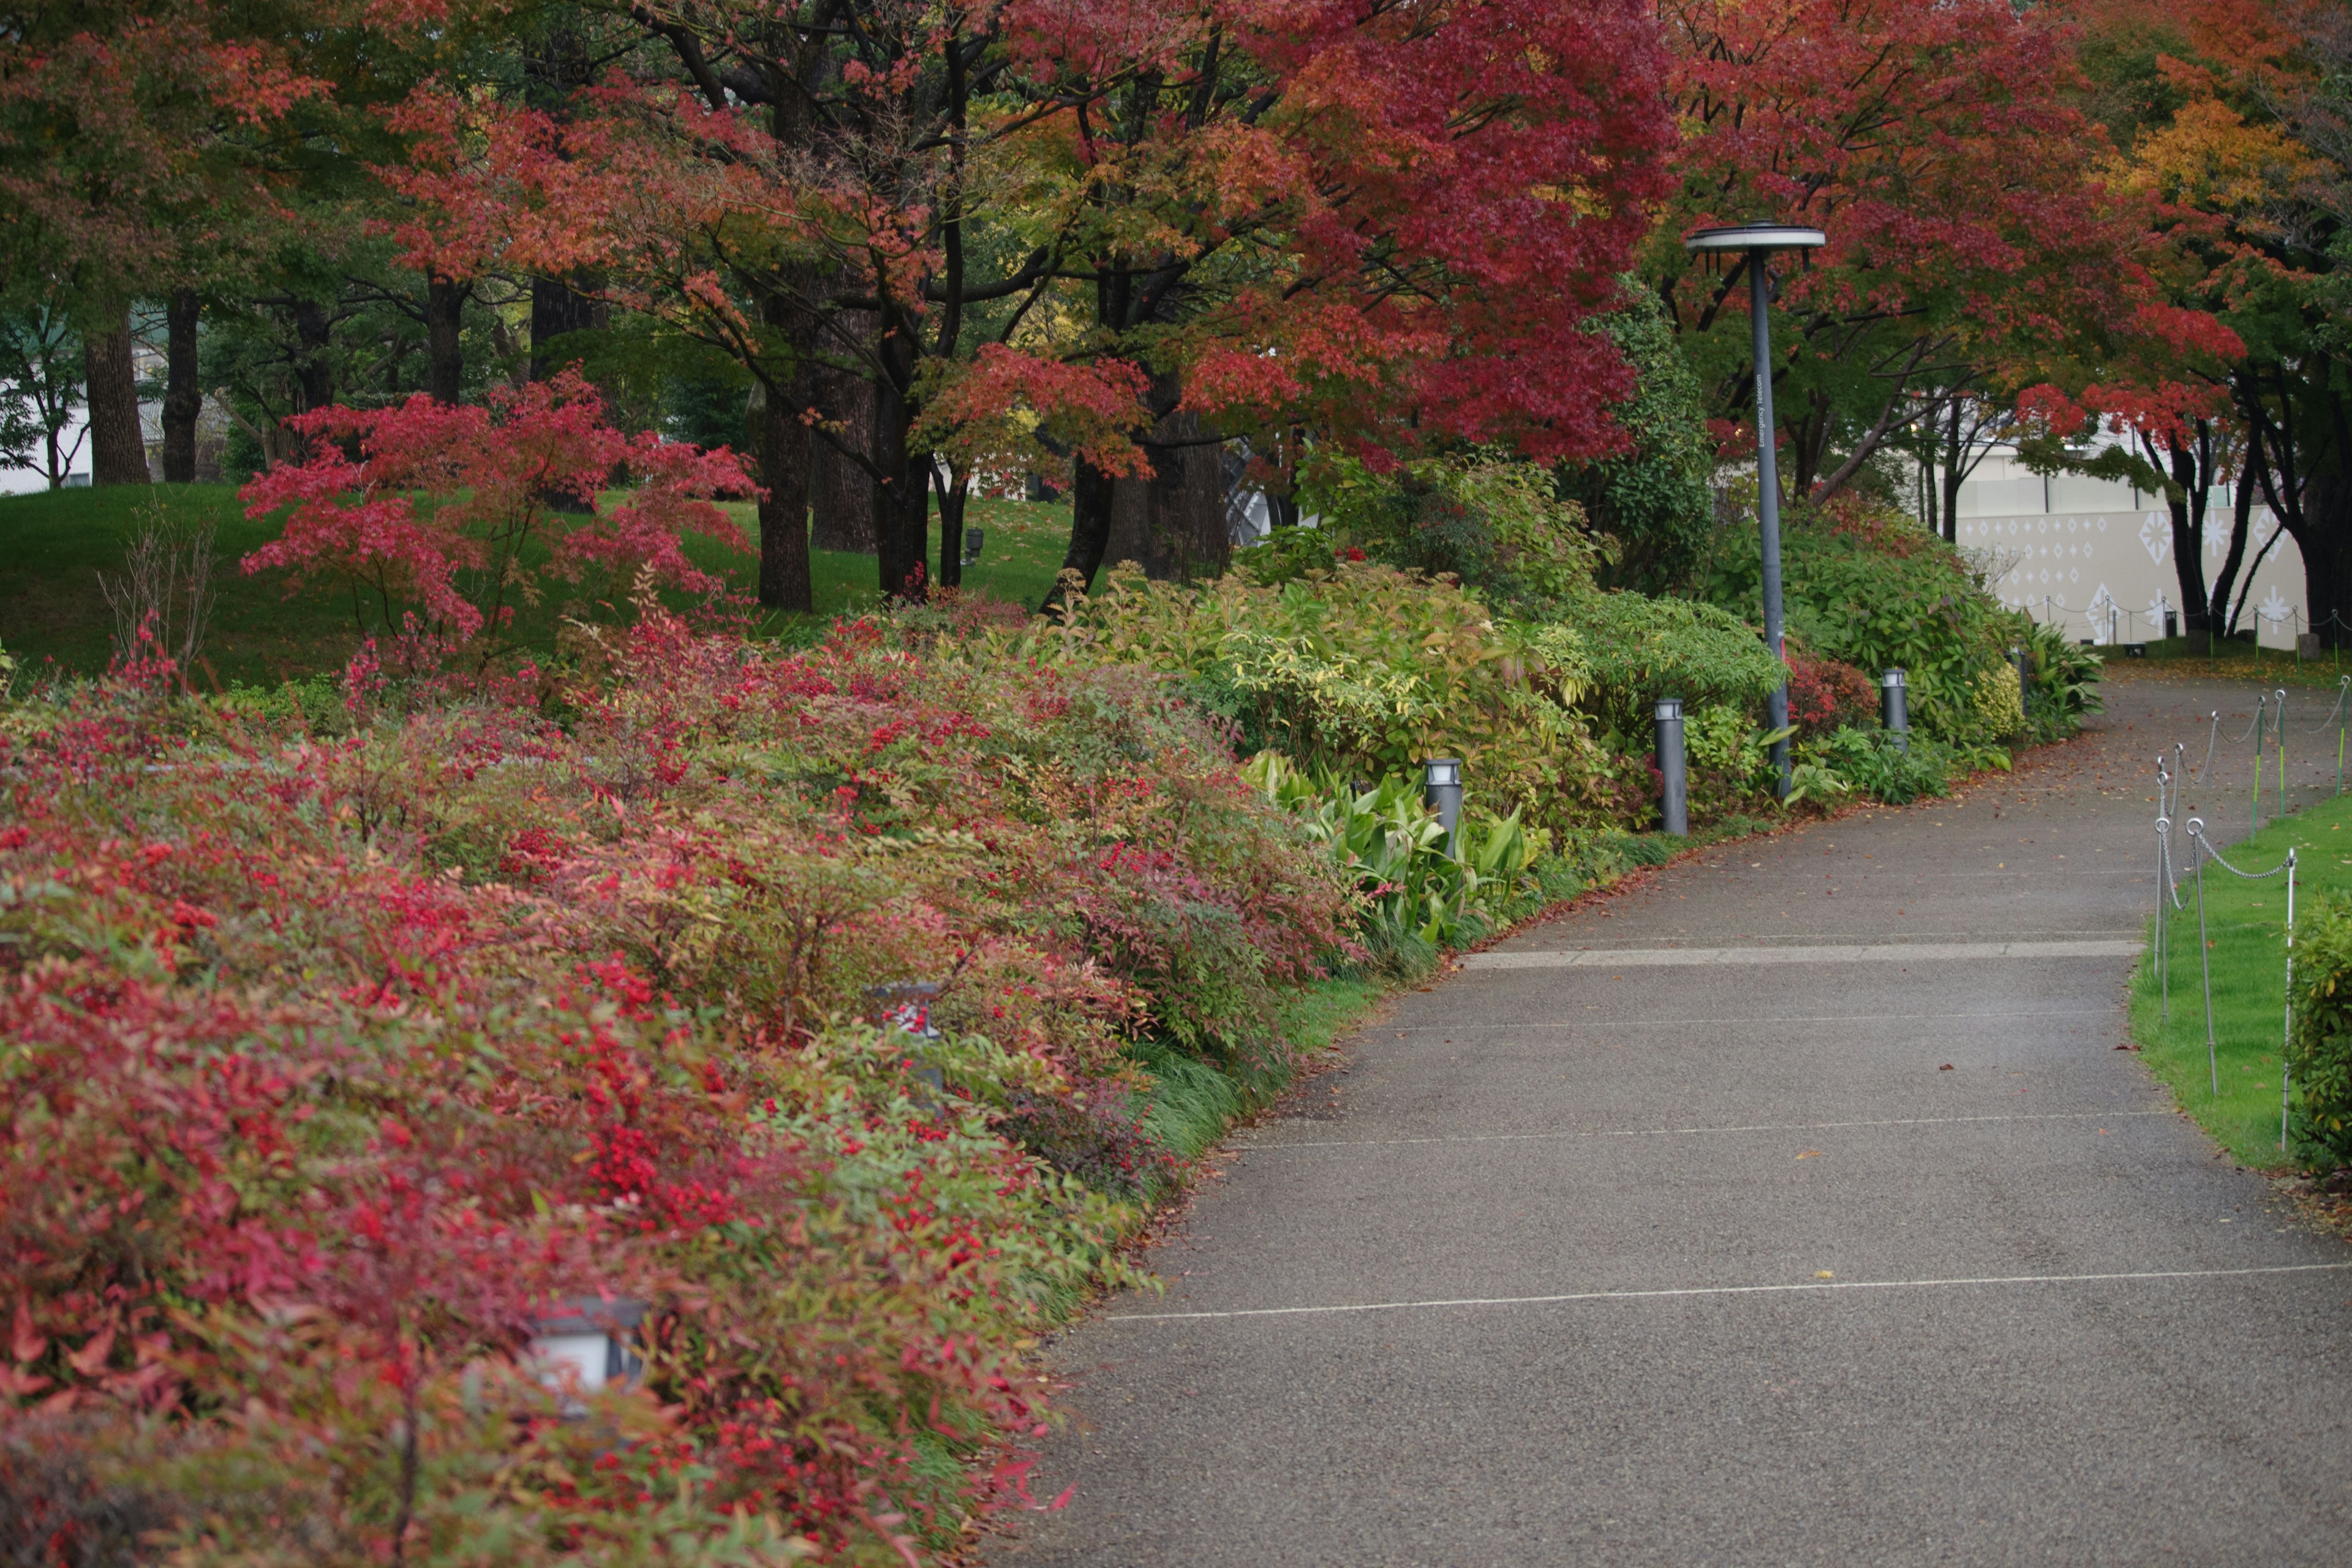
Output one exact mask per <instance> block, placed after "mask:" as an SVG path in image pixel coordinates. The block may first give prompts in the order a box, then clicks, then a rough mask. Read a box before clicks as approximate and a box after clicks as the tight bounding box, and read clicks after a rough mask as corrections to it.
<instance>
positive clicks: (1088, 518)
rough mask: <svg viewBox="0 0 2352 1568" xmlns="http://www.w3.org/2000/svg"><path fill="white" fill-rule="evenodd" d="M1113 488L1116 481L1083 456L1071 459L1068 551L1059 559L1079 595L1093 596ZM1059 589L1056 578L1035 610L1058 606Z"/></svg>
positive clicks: (1106, 542)
mask: <svg viewBox="0 0 2352 1568" xmlns="http://www.w3.org/2000/svg"><path fill="white" fill-rule="evenodd" d="M1115 488H1116V481H1114V480H1113V479H1111V477H1110V476H1109V475H1108V474H1106V473H1104V472H1103V471H1102V470H1101V469H1100V468H1096V467H1095V466H1094V465H1093V464H1092V463H1089V462H1087V459H1086V458H1085V457H1084V456H1079V457H1077V458H1073V459H1071V463H1070V548H1069V550H1068V552H1066V554H1064V556H1063V557H1062V571H1063V572H1075V573H1076V574H1078V583H1077V588H1078V592H1080V593H1082V594H1090V593H1092V592H1094V586H1095V574H1097V573H1098V572H1100V571H1101V570H1102V563H1103V552H1104V551H1105V550H1106V549H1107V548H1108V546H1109V544H1110V525H1111V504H1112V500H1113V497H1114V492H1115ZM1062 589H1063V582H1062V579H1061V577H1060V576H1059V575H1056V576H1055V580H1054V585H1053V586H1052V587H1051V588H1048V589H1047V590H1046V591H1045V604H1043V605H1040V606H1039V608H1040V609H1051V608H1053V606H1055V605H1058V604H1060V603H1061V602H1062Z"/></svg>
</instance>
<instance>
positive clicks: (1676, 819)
mask: <svg viewBox="0 0 2352 1568" xmlns="http://www.w3.org/2000/svg"><path fill="white" fill-rule="evenodd" d="M1655 716H1656V719H1657V721H1658V782H1659V784H1660V786H1661V788H1660V791H1659V797H1658V826H1660V828H1662V829H1663V830H1664V831H1665V832H1667V833H1671V834H1675V835H1676V836H1677V837H1684V836H1687V835H1688V834H1689V832H1690V784H1689V777H1688V774H1687V773H1685V769H1684V766H1683V700H1682V699H1681V698H1679V697H1661V698H1659V699H1658V702H1657V708H1656V710H1655Z"/></svg>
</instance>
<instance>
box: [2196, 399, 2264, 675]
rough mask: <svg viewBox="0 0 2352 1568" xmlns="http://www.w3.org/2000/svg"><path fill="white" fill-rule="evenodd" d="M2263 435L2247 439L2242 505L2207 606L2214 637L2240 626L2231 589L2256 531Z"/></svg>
mask: <svg viewBox="0 0 2352 1568" xmlns="http://www.w3.org/2000/svg"><path fill="white" fill-rule="evenodd" d="M2262 462H2263V453H2262V438H2261V437H2260V436H2259V435H2255V434H2252V433H2249V436H2248V438H2247V442H2246V470H2247V471H2246V472H2244V473H2242V474H2240V476H2239V478H2238V504H2237V506H2236V507H2235V508H2234V509H2233V510H2232V511H2231V518H2230V549H2229V553H2227V554H2225V555H2224V556H2222V557H2221V571H2219V572H2217V573H2215V574H2213V588H2212V592H2211V594H2210V596H2209V597H2208V598H2207V601H2206V605H2205V626H2206V630H2207V632H2208V633H2209V635H2210V637H2229V636H2231V634H2233V633H2234V632H2236V630H2237V629H2238V627H2237V622H2236V619H2235V617H2234V616H2232V615H2231V608H2230V590H2231V587H2232V586H2234V585H2235V584H2236V583H2237V581H2238V568H2239V566H2240V565H2241V564H2242V563H2243V562H2244V561H2245V559H2246V542H2247V538H2248V536H2249V535H2250V534H2252V531H2253V518H2254V489H2255V483H2256V481H2255V480H2254V478H2253V471H2254V470H2255V469H2257V468H2259V467H2260V465H2261V464H2262Z"/></svg>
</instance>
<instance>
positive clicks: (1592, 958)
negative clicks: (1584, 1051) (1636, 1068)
mask: <svg viewBox="0 0 2352 1568" xmlns="http://www.w3.org/2000/svg"><path fill="white" fill-rule="evenodd" d="M2140 945H2141V944H2140V943H2139V942H2137V941H2133V942H1888V943H1881V944H1877V945H1874V946H1861V947H1630V948H1628V947H1620V948H1580V949H1577V950H1576V951H1574V952H1474V953H1471V954H1469V955H1468V956H1467V957H1465V958H1464V959H1463V961H1462V966H1463V967H1464V968H1465V969H1569V968H1576V969H1591V968H1594V967H1596V966H1598V967H1602V968H1611V969H1635V968H1649V967H1654V966H1657V965H1661V964H1693V963H1710V964H1712V963H1945V962H1948V961H1951V960H1955V959H1981V958H2021V959H2022V958H2134V957H2137V956H2138V953H2139V950H2140Z"/></svg>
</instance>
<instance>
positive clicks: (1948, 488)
mask: <svg viewBox="0 0 2352 1568" xmlns="http://www.w3.org/2000/svg"><path fill="white" fill-rule="evenodd" d="M1951 404H1952V418H1951V423H1950V424H1949V425H1948V426H1946V427H1945V434H1944V473H1943V480H1944V542H1946V543H1947V544H1958V542H1960V479H1961V470H1960V420H1961V417H1962V414H1963V410H1962V407H1961V404H1960V398H1959V395H1958V394H1957V393H1956V394H1954V395H1953V396H1952V399H1951Z"/></svg>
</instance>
